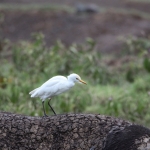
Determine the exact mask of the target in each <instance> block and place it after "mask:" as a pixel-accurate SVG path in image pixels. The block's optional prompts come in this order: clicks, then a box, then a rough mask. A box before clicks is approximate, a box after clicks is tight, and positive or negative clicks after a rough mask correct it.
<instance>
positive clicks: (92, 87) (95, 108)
mask: <svg viewBox="0 0 150 150" xmlns="http://www.w3.org/2000/svg"><path fill="white" fill-rule="evenodd" d="M95 44H96V43H95V42H94V41H93V40H92V39H90V38H88V39H87V41H86V42H85V43H83V44H82V45H77V44H73V45H71V46H69V47H66V46H65V45H64V44H62V43H61V42H60V41H57V43H56V44H55V45H54V46H52V47H50V48H48V47H46V46H45V44H44V37H43V35H42V34H34V35H33V42H28V41H21V42H19V43H17V44H12V43H10V42H9V41H5V43H3V51H1V53H0V64H1V72H0V110H2V111H9V112H16V113H21V114H26V115H33V116H42V115H43V111H42V104H41V101H40V100H39V99H38V98H35V99H31V98H30V96H29V94H28V93H29V92H30V91H31V90H33V89H34V88H36V87H38V86H40V85H41V84H42V83H44V82H45V81H46V80H48V79H49V78H50V77H52V76H55V75H58V74H61V75H64V76H67V75H68V74H70V73H73V72H75V73H78V74H79V75H80V76H81V77H82V78H83V79H84V80H85V81H87V83H88V85H87V86H85V85H78V86H75V87H74V88H73V89H71V90H70V91H69V92H67V93H64V94H62V95H59V96H57V97H54V98H53V100H52V101H51V104H52V106H53V107H54V109H55V111H56V112H57V113H59V114H60V113H70V112H75V113H81V112H82V113H97V114H99V113H100V114H104V115H112V116H116V117H121V118H124V119H128V120H130V121H133V122H136V123H140V124H143V125H147V126H150V71H149V68H150V60H149V53H148V50H149V48H150V43H149V40H148V39H135V38H129V39H128V40H126V41H125V46H124V49H123V54H122V55H121V56H119V57H118V56H113V55H104V54H100V52H98V51H96V50H95ZM46 111H47V112H48V113H49V114H52V112H51V111H50V110H49V107H48V105H47V104H46Z"/></svg>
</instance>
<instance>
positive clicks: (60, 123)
mask: <svg viewBox="0 0 150 150" xmlns="http://www.w3.org/2000/svg"><path fill="white" fill-rule="evenodd" d="M129 125H132V123H130V122H128V121H124V120H121V119H117V118H113V117H108V116H104V115H94V114H65V115H57V116H49V117H30V116H23V115H18V114H12V113H7V112H0V150H28V149H30V150H101V149H102V144H103V141H104V139H105V138H106V136H107V134H108V132H109V131H111V130H112V129H113V128H123V127H126V126H129Z"/></svg>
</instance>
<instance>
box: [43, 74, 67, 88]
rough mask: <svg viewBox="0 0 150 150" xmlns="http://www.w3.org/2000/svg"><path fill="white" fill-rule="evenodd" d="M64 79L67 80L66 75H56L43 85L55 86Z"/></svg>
mask: <svg viewBox="0 0 150 150" xmlns="http://www.w3.org/2000/svg"><path fill="white" fill-rule="evenodd" d="M62 81H67V78H66V77H64V76H55V77H52V78H50V79H49V80H48V81H46V82H45V83H43V84H42V86H41V87H43V86H44V87H51V86H54V85H55V84H57V83H59V82H62Z"/></svg>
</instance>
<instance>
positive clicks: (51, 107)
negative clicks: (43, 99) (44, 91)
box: [48, 99, 56, 115]
mask: <svg viewBox="0 0 150 150" xmlns="http://www.w3.org/2000/svg"><path fill="white" fill-rule="evenodd" d="M50 100H51V99H49V101H48V105H49V107H50V108H51V110H52V111H53V113H54V115H56V113H55V111H54V109H53V108H52V106H51V105H50Z"/></svg>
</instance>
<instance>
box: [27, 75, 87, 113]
mask: <svg viewBox="0 0 150 150" xmlns="http://www.w3.org/2000/svg"><path fill="white" fill-rule="evenodd" d="M76 82H78V83H84V84H86V82H84V81H83V80H81V78H80V76H79V75H77V74H75V73H73V74H70V75H69V76H68V77H67V78H66V77H64V76H55V77H52V78H50V79H49V80H48V81H46V82H45V83H44V84H42V85H41V86H40V87H39V88H36V89H34V90H33V91H31V92H30V93H29V94H30V95H31V97H40V98H41V100H42V103H43V109H44V101H45V100H46V99H48V98H49V99H51V98H52V97H54V96H56V95H59V94H61V93H63V92H65V91H68V90H69V89H70V88H72V87H73V86H74V85H75V83H76ZM48 104H49V103H48ZM49 106H50V107H51V105H50V104H49ZM51 109H52V111H53V112H54V114H56V113H55V111H54V110H53V108H52V107H51ZM44 115H46V113H45V109H44Z"/></svg>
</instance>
